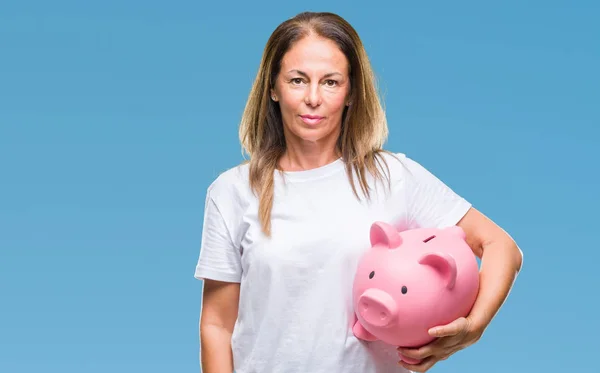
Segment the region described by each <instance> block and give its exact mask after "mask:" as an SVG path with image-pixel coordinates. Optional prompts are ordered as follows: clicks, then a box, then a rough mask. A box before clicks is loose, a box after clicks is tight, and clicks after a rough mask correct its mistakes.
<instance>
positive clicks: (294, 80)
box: [292, 78, 302, 84]
mask: <svg viewBox="0 0 600 373" xmlns="http://www.w3.org/2000/svg"><path fill="white" fill-rule="evenodd" d="M292 83H294V84H300V83H302V79H301V78H294V79H292Z"/></svg>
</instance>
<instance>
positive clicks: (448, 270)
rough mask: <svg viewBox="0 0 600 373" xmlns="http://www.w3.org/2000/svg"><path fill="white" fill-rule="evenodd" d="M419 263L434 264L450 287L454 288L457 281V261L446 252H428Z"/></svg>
mask: <svg viewBox="0 0 600 373" xmlns="http://www.w3.org/2000/svg"><path fill="white" fill-rule="evenodd" d="M419 263H420V264H423V265H428V266H432V267H433V268H434V269H435V270H436V271H438V272H439V273H440V275H442V278H443V279H444V281H445V283H446V287H447V288H448V289H452V288H453V287H454V284H455V283H456V261H455V260H454V258H453V257H452V256H450V255H448V254H445V253H427V254H424V255H423V256H422V257H421V258H420V259H419Z"/></svg>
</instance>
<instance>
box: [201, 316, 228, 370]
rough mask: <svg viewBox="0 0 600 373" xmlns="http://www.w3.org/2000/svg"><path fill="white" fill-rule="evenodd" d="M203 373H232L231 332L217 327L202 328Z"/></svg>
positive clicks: (205, 326)
mask: <svg viewBox="0 0 600 373" xmlns="http://www.w3.org/2000/svg"><path fill="white" fill-rule="evenodd" d="M200 345H201V351H200V356H201V364H202V373H232V372H233V354H232V352H231V331H229V330H227V329H226V328H223V327H220V326H217V325H210V324H209V325H201V326H200Z"/></svg>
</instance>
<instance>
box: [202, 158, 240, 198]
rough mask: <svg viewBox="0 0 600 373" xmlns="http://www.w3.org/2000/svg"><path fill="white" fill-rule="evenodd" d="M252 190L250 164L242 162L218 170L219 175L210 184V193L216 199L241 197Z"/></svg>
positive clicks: (208, 190) (208, 191)
mask: <svg viewBox="0 0 600 373" xmlns="http://www.w3.org/2000/svg"><path fill="white" fill-rule="evenodd" d="M249 191H250V185H249V179H248V164H247V163H240V164H238V165H236V166H233V167H229V168H226V169H225V170H221V171H217V176H216V177H215V178H214V179H213V180H212V182H211V183H210V185H209V186H208V189H207V193H208V195H209V196H210V197H211V198H213V199H214V200H215V201H216V200H230V199H238V200H239V199H240V198H243V197H244V196H246V195H247V193H248V192H249Z"/></svg>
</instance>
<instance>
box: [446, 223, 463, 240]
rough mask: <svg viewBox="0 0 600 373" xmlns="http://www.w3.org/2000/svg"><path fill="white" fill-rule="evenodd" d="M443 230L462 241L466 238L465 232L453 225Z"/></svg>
mask: <svg viewBox="0 0 600 373" xmlns="http://www.w3.org/2000/svg"><path fill="white" fill-rule="evenodd" d="M444 230H445V231H446V232H448V233H450V234H452V235H454V236H457V237H460V238H461V239H463V240H464V239H465V238H466V237H467V236H466V234H465V231H464V230H463V229H462V228H461V227H459V226H458V225H453V226H451V227H448V228H445V229H444Z"/></svg>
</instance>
